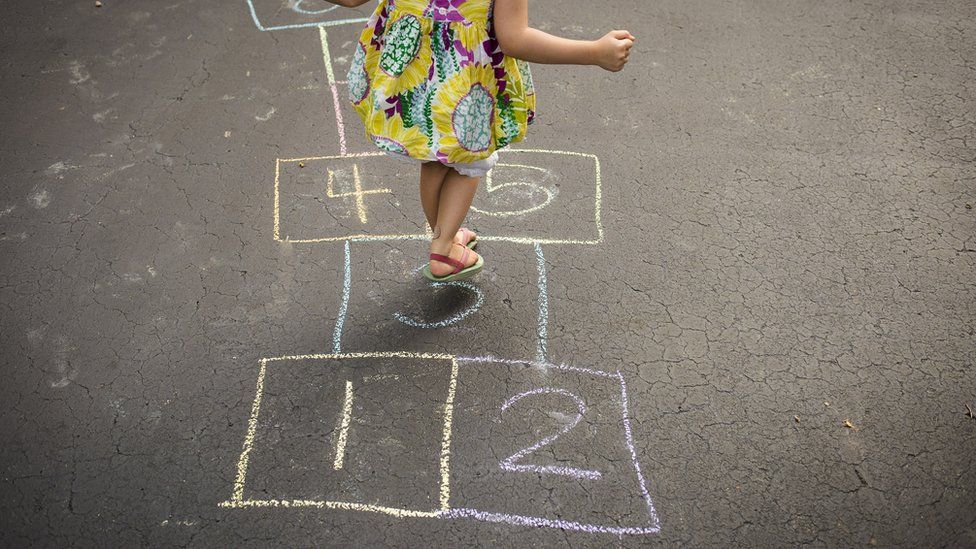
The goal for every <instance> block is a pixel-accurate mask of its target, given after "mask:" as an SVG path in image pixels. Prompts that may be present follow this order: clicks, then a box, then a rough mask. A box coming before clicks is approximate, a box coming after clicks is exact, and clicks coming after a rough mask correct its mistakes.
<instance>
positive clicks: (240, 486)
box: [233, 359, 268, 501]
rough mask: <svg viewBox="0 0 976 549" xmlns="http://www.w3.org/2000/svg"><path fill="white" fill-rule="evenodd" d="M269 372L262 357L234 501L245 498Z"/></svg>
mask: <svg viewBox="0 0 976 549" xmlns="http://www.w3.org/2000/svg"><path fill="white" fill-rule="evenodd" d="M267 373H268V361H267V360H265V359H261V369H260V370H258V382H257V389H256V391H255V393H254V402H253V403H252V404H251V417H250V418H248V420H247V434H245V435H244V448H243V449H242V450H241V457H240V458H238V460H237V477H236V478H235V479H234V497H233V499H234V501H240V500H242V499H243V498H244V479H245V477H246V476H247V462H248V459H249V458H250V456H251V449H252V448H254V433H255V432H257V429H258V413H260V412H261V397H262V396H264V376H265V375H266V374H267Z"/></svg>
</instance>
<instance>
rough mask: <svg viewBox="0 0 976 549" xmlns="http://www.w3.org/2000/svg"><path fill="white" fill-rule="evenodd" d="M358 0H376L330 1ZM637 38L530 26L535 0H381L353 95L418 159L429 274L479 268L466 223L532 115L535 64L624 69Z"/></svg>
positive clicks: (385, 143)
mask: <svg viewBox="0 0 976 549" xmlns="http://www.w3.org/2000/svg"><path fill="white" fill-rule="evenodd" d="M329 1H331V2H332V3H335V4H339V5H342V6H346V7H356V6H360V5H362V4H365V3H366V2H368V1H369V0H329ZM633 44H634V37H633V36H632V35H631V34H630V33H629V32H627V31H622V30H617V31H612V32H610V33H608V34H607V35H605V36H603V37H602V38H600V39H599V40H595V41H584V40H568V39H565V38H558V37H556V36H552V35H550V34H547V33H545V32H542V31H540V30H538V29H534V28H532V27H529V25H528V0H494V2H493V1H492V0H380V4H379V5H378V6H377V7H376V10H375V11H374V12H373V15H372V16H371V17H370V18H369V20H368V21H367V23H366V28H365V30H363V32H362V35H361V36H360V38H359V43H358V44H357V46H356V51H355V53H354V54H353V59H352V66H351V67H350V68H349V75H348V82H349V96H350V100H351V101H352V102H353V105H354V106H355V108H356V112H358V113H359V116H360V117H361V118H362V119H363V123H364V124H365V126H366V134H367V136H368V137H369V138H370V139H371V140H372V141H373V143H375V144H376V146H377V147H379V148H380V149H381V150H383V151H385V152H387V153H389V154H390V155H392V156H395V157H398V158H402V159H404V160H407V161H419V162H421V165H420V201H421V203H422V204H423V208H424V215H425V216H426V217H427V223H428V224H429V226H430V229H431V233H432V235H433V240H432V241H431V243H430V263H429V264H428V265H427V266H426V267H425V268H424V276H426V277H427V278H429V279H431V280H435V281H449V280H458V279H461V278H467V277H470V276H472V275H474V274H476V273H478V272H479V271H481V269H482V267H483V265H484V260H483V259H482V258H481V256H479V255H478V254H477V253H475V252H474V251H473V249H474V247H475V244H476V242H477V235H475V234H474V232H472V231H470V230H468V229H464V228H461V222H462V221H463V220H464V218H465V216H466V215H467V213H468V209H469V208H470V207H471V200H472V198H474V193H475V190H476V189H477V187H478V181H479V179H480V178H481V177H482V176H484V175H485V174H486V173H488V171H489V170H491V168H492V166H494V165H495V162H496V161H497V160H498V154H497V152H496V151H497V150H498V149H500V148H502V147H504V146H506V145H508V144H510V143H515V142H517V141H521V140H522V138H523V137H525V131H526V126H527V125H528V124H530V123H531V122H532V118H533V116H534V114H535V90H534V89H533V86H532V76H531V74H530V73H529V67H528V65H527V64H526V62H532V63H563V64H578V65H599V66H600V67H603V68H604V69H606V70H609V71H614V72H616V71H619V70H620V69H622V68H623V66H624V64H625V63H626V62H627V58H628V56H629V55H630V48H631V47H632V46H633Z"/></svg>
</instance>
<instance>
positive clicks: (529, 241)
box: [273, 143, 603, 246]
mask: <svg viewBox="0 0 976 549" xmlns="http://www.w3.org/2000/svg"><path fill="white" fill-rule="evenodd" d="M343 150H344V149H342V146H341V143H340V152H341V154H339V155H331V156H308V157H296V158H278V159H276V160H275V177H274V207H273V215H274V222H273V225H274V233H273V234H274V239H275V240H276V241H277V242H289V243H292V244H313V243H319V242H343V241H350V242H375V241H408V240H414V241H424V240H430V236H429V235H428V234H427V233H426V232H422V233H383V234H370V233H368V232H357V233H352V234H347V235H341V236H326V237H319V238H289V237H287V236H284V237H283V236H282V234H281V172H282V165H284V164H297V163H305V164H308V163H310V162H315V161H323V160H340V159H342V160H345V159H349V158H372V157H385V156H386V154H385V153H383V152H381V151H375V152H372V151H371V152H359V153H349V152H342V151H343ZM499 153H500V154H501V155H503V156H504V155H507V154H513V153H540V154H552V155H562V156H569V157H576V158H587V159H591V160H592V161H593V166H594V172H593V175H594V207H593V212H594V217H593V223H594V224H593V227H594V229H595V232H596V235H595V236H596V238H593V239H576V238H537V237H528V236H526V237H521V236H504V235H492V234H485V235H480V236H479V237H478V238H479V239H480V240H481V241H483V242H510V243H513V244H525V245H530V246H531V245H535V244H540V245H555V244H558V245H565V244H576V245H596V244H600V243H602V242H603V223H602V221H601V208H602V198H601V196H602V194H601V185H602V182H601V175H600V173H601V172H600V170H601V168H600V160H599V158H597V157H596V156H595V155H592V154H586V153H578V152H571V151H553V150H544V149H502V150H501V151H499Z"/></svg>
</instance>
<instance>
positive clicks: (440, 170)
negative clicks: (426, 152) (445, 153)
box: [420, 162, 450, 238]
mask: <svg viewBox="0 0 976 549" xmlns="http://www.w3.org/2000/svg"><path fill="white" fill-rule="evenodd" d="M449 170H450V168H448V167H447V166H445V165H444V164H441V163H440V162H424V163H423V164H421V165H420V204H421V205H422V206H423V208H424V216H425V217H426V218H427V225H428V226H429V227H430V230H431V231H434V233H435V234H434V237H435V238H436V237H437V236H439V235H438V234H436V233H437V230H438V229H437V208H438V205H439V204H440V202H441V186H442V185H443V184H444V177H445V176H446V175H447V172H448V171H449Z"/></svg>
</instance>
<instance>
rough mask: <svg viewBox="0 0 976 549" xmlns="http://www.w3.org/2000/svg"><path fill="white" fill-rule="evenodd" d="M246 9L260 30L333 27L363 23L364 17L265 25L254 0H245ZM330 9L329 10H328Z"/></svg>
mask: <svg viewBox="0 0 976 549" xmlns="http://www.w3.org/2000/svg"><path fill="white" fill-rule="evenodd" d="M247 7H248V10H249V11H250V12H251V20H252V21H254V26H255V27H257V29H258V30H259V31H261V32H268V31H276V30H289V29H307V28H311V27H319V28H322V27H335V26H339V25H349V24H352V23H365V22H366V18H365V17H355V18H348V19H336V20H333V21H316V22H306V23H293V24H289V25H271V26H265V25H264V24H263V23H261V19H260V18H259V17H258V13H257V10H255V8H254V0H247ZM330 11H331V10H330Z"/></svg>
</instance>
